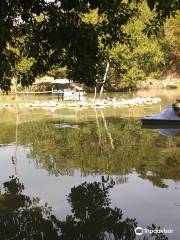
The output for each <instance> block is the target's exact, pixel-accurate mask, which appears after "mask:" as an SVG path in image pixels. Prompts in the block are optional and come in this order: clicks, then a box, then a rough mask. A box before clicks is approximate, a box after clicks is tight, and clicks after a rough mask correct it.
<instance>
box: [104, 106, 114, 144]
mask: <svg viewBox="0 0 180 240" xmlns="http://www.w3.org/2000/svg"><path fill="white" fill-rule="evenodd" d="M101 116H102V119H103V122H104V126H105V129H106V132H107V135H108V137H109V140H110V144H111V148H112V149H114V140H113V138H112V136H111V133H110V131H109V129H108V127H107V123H106V119H105V117H104V113H103V111H102V110H101Z"/></svg>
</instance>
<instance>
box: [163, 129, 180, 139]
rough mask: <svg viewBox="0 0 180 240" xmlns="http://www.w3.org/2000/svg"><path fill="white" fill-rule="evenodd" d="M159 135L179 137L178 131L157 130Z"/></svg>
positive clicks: (179, 130) (179, 132) (179, 131)
mask: <svg viewBox="0 0 180 240" xmlns="http://www.w3.org/2000/svg"><path fill="white" fill-rule="evenodd" d="M159 133H160V134H161V135H163V136H167V137H175V136H178V135H180V129H159Z"/></svg>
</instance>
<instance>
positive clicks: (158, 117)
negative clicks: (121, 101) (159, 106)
mask: <svg viewBox="0 0 180 240" xmlns="http://www.w3.org/2000/svg"><path fill="white" fill-rule="evenodd" d="M179 103H180V100H177V101H176V103H175V104H172V105H171V106H169V107H167V108H165V109H164V110H163V111H162V112H160V113H159V114H153V115H147V116H144V118H142V119H141V122H142V125H143V126H146V127H147V126H149V128H159V127H162V126H163V127H164V128H166V127H167V128H168V127H177V128H180V107H179V106H178V105H177V104H179Z"/></svg>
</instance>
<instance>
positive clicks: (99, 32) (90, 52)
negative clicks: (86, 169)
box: [0, 0, 179, 92]
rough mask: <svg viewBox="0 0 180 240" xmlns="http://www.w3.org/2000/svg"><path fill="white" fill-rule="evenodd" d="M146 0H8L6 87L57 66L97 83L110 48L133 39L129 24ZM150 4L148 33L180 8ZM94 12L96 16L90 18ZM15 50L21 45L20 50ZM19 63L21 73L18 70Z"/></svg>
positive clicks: (2, 9) (1, 28)
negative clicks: (127, 29)
mask: <svg viewBox="0 0 180 240" xmlns="http://www.w3.org/2000/svg"><path fill="white" fill-rule="evenodd" d="M132 2H133V4H132ZM134 2H137V7H136V4H135V3H134ZM141 2H142V1H130V0H129V1H120V0H113V1H104V0H99V1H94V0H85V1H80V0H77V1H67V0H56V1H53V2H47V1H45V0H40V1H39V0H32V1H26V0H21V1H20V0H18V1H10V0H2V1H1V5H0V65H1V68H0V88H1V89H3V90H4V91H5V92H7V91H8V90H9V89H10V85H11V79H12V78H13V77H15V76H16V77H18V81H19V82H20V83H21V84H22V85H29V84H32V82H33V81H34V79H35V77H36V76H37V75H41V74H44V73H47V72H48V71H49V70H50V69H51V68H53V67H55V66H57V65H58V67H67V74H68V77H70V78H72V79H73V80H75V81H79V82H83V83H86V85H91V86H93V85H95V84H96V82H97V81H99V80H100V79H101V78H102V74H101V72H102V68H103V67H104V62H107V61H108V60H109V50H110V49H111V48H112V47H113V46H114V45H115V44H116V43H125V42H126V43H127V42H129V35H128V34H127V32H125V31H124V28H123V26H125V25H127V23H128V22H129V21H133V19H134V16H136V15H137V13H138V12H139V10H138V7H139V4H141ZM147 2H148V5H149V7H150V9H151V10H153V11H154V12H155V13H156V14H155V16H154V18H153V19H152V20H150V23H148V25H147V27H146V29H148V31H149V29H150V28H155V29H153V30H152V31H149V32H153V31H157V30H158V29H159V26H160V25H161V24H162V23H163V22H164V21H165V20H166V18H167V17H169V16H171V15H174V14H175V13H176V10H177V9H178V8H179V3H178V1H177V0H173V1H166V2H165V3H163V4H162V1H160V0H156V1H153V3H152V1H148V0H147ZM91 12H93V20H92V19H91V18H88V14H89V13H91ZM89 17H90V16H89ZM85 19H86V20H85ZM22 39H23V43H22V41H21V40H22ZM14 49H18V51H19V54H17V52H16V51H14ZM22 58H24V60H22ZM26 61H30V62H29V63H28V62H26ZM20 62H21V63H20ZM17 65H18V66H19V68H18V71H19V74H18V76H17V74H15V72H16V71H15V69H16V66H17ZM20 65H21V67H20ZM134 73H137V70H134V71H133V74H134ZM131 75H132V73H131V74H130V76H131Z"/></svg>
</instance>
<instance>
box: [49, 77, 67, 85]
mask: <svg viewBox="0 0 180 240" xmlns="http://www.w3.org/2000/svg"><path fill="white" fill-rule="evenodd" d="M68 83H70V80H69V79H67V78H62V79H60V78H58V79H55V80H53V81H52V82H51V84H68Z"/></svg>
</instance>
